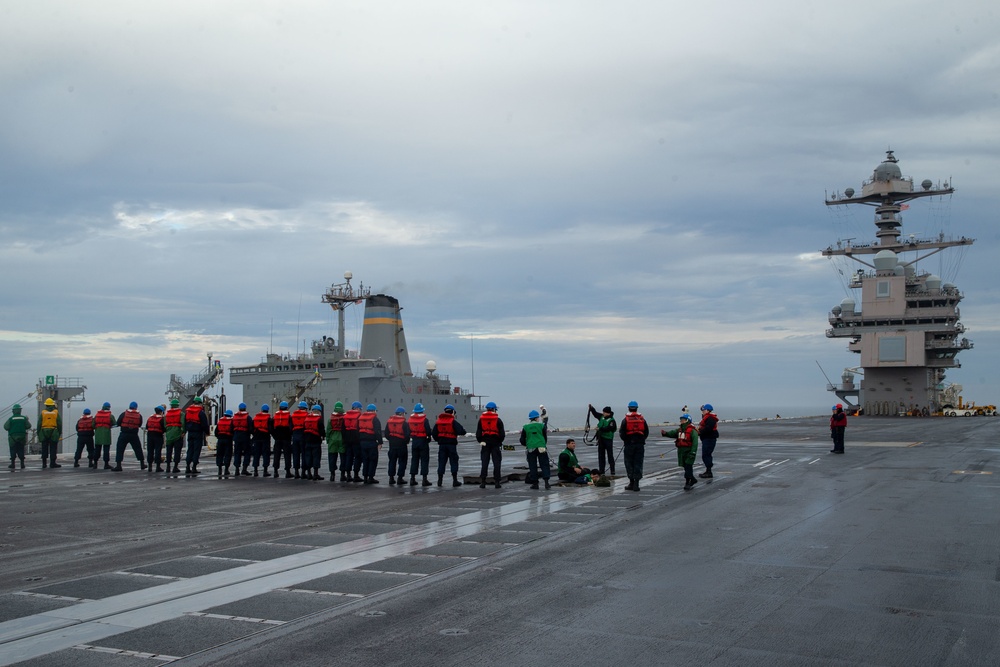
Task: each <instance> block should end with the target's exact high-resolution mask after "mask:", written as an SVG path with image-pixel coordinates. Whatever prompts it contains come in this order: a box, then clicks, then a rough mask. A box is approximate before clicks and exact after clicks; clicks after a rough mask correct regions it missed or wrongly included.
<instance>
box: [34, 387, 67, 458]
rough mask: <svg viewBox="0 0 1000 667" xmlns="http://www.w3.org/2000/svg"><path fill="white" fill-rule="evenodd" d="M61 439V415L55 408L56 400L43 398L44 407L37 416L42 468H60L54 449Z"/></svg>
mask: <svg viewBox="0 0 1000 667" xmlns="http://www.w3.org/2000/svg"><path fill="white" fill-rule="evenodd" d="M60 440H62V415H60V414H59V410H57V409H56V402H55V401H54V400H52V399H51V398H46V399H45V409H44V410H42V413H41V414H40V415H39V416H38V442H40V443H41V445H42V469H43V470H44V469H45V468H47V467H49V466H52V467H53V468H62V466H61V465H59V464H58V463H56V450H57V449H59V441H60Z"/></svg>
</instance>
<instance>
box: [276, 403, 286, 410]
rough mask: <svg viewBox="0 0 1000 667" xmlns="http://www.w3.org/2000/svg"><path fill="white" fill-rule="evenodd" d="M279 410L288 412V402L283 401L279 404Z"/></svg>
mask: <svg viewBox="0 0 1000 667" xmlns="http://www.w3.org/2000/svg"><path fill="white" fill-rule="evenodd" d="M278 409H279V410H287V409H288V401H282V402H281V403H278Z"/></svg>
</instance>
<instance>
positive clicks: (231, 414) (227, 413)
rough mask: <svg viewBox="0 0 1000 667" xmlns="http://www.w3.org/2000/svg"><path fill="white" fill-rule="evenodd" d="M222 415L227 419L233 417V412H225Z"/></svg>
mask: <svg viewBox="0 0 1000 667" xmlns="http://www.w3.org/2000/svg"><path fill="white" fill-rule="evenodd" d="M223 414H225V415H226V416H227V417H232V416H233V411H232V410H226V411H225V412H224V413H223Z"/></svg>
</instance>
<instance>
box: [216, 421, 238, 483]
mask: <svg viewBox="0 0 1000 667" xmlns="http://www.w3.org/2000/svg"><path fill="white" fill-rule="evenodd" d="M215 438H216V445H215V466H216V467H217V468H218V469H219V477H229V466H230V464H232V462H233V411H232V410H226V412H225V413H224V414H223V415H222V417H220V418H219V423H218V424H216V425H215ZM237 471H239V466H237Z"/></svg>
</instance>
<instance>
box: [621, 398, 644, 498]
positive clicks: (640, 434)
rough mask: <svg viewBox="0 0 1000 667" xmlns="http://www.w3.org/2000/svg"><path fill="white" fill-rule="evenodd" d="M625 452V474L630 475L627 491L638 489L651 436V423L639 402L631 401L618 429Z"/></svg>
mask: <svg viewBox="0 0 1000 667" xmlns="http://www.w3.org/2000/svg"><path fill="white" fill-rule="evenodd" d="M618 434H619V435H620V436H621V439H622V442H623V443H625V444H624V445H623V447H622V449H623V450H624V453H625V457H624V458H625V474H626V475H628V486H626V487H625V490H626V491H638V490H639V480H640V479H642V461H643V458H644V457H645V454H646V438H648V437H649V424H647V423H646V420H645V419H644V418H643V416H642V415H641V414H639V404H638V403H636V402H635V401H629V404H628V413H627V414H626V415H625V419H623V420H622V425H621V427H620V428H619V429H618Z"/></svg>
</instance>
